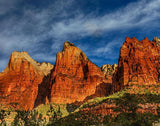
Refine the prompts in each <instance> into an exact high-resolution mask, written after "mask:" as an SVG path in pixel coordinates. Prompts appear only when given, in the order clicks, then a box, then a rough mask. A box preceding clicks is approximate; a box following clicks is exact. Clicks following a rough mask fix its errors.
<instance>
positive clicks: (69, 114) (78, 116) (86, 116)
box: [0, 87, 160, 126]
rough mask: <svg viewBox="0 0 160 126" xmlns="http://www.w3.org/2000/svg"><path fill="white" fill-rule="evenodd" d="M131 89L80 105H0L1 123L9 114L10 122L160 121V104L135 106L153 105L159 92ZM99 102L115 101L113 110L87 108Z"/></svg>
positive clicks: (138, 125) (146, 125)
mask: <svg viewBox="0 0 160 126" xmlns="http://www.w3.org/2000/svg"><path fill="white" fill-rule="evenodd" d="M149 88H151V87H149ZM149 88H148V89H149ZM130 91H131V90H130V89H129V88H128V89H123V90H121V91H119V92H116V93H114V94H112V95H109V96H107V97H97V98H93V99H91V100H89V101H88V102H85V103H84V104H82V105H80V106H78V105H74V104H67V105H64V104H60V105H59V104H54V103H52V104H48V105H40V106H38V107H37V108H35V109H34V110H32V111H20V110H15V111H13V110H12V111H11V110H4V109H0V123H1V124H0V125H2V126H4V125H6V120H5V118H8V117H11V118H12V120H11V121H12V123H11V125H12V126H21V125H24V126H30V125H33V126H52V125H54V126H61V125H63V126H77V125H78V126H90V125H96V126H97V125H104V126H113V125H115V126H116V125H117V126H118V125H120V126H152V124H153V123H154V122H159V119H160V107H159V106H157V109H155V113H157V114H155V113H151V111H144V112H143V113H137V110H138V109H142V105H145V104H146V103H149V104H152V105H153V104H154V106H155V107H156V105H157V104H159V103H160V94H158V93H154V92H151V91H150V90H146V91H140V90H139V91H138V90H137V91H136V90H135V91H136V92H138V93H135V94H134V93H130ZM101 104H115V105H116V108H114V109H113V112H114V114H108V115H100V114H95V113H94V111H90V110H91V109H92V110H94V108H95V107H96V106H98V105H101ZM115 113H116V114H115ZM7 124H8V122H7Z"/></svg>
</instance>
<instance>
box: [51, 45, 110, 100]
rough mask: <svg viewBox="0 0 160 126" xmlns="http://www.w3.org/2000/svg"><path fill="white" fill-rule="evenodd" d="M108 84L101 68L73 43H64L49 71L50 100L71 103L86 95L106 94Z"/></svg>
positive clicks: (108, 90)
mask: <svg viewBox="0 0 160 126" xmlns="http://www.w3.org/2000/svg"><path fill="white" fill-rule="evenodd" d="M101 84H102V85H103V89H102V88H100V85H101ZM109 85H110V84H107V80H106V79H105V77H104V75H103V72H102V71H101V69H100V68H99V67H97V66H96V65H95V64H93V63H92V62H91V61H90V60H89V59H88V58H87V56H86V55H85V54H84V53H83V52H82V51H81V50H80V49H79V48H77V47H75V46H74V44H73V43H70V42H65V43H64V46H63V50H62V52H58V53H57V59H56V64H55V67H54V69H53V70H52V73H51V81H50V90H51V95H50V101H51V102H54V103H73V102H76V101H78V102H79V101H83V100H84V99H86V97H87V96H102V95H106V94H109V92H110V89H109V88H107V87H109ZM104 87H105V88H104ZM102 90H103V91H102Z"/></svg>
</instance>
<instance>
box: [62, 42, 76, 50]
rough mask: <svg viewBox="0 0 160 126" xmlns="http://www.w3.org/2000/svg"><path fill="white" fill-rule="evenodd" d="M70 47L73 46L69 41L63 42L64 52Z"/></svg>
mask: <svg viewBox="0 0 160 126" xmlns="http://www.w3.org/2000/svg"><path fill="white" fill-rule="evenodd" d="M71 46H74V44H73V43H71V42H69V41H65V43H64V44H63V50H65V49H67V48H69V47H71Z"/></svg>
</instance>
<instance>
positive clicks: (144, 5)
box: [0, 0, 160, 69]
mask: <svg viewBox="0 0 160 126" xmlns="http://www.w3.org/2000/svg"><path fill="white" fill-rule="evenodd" d="M18 2H20V0H12V2H8V1H6V0H1V1H0V16H1V15H5V14H7V13H9V12H10V11H12V10H13V9H15V8H16V5H17V4H18ZM74 4H75V1H74V0H67V1H66V0H55V1H54V3H53V4H50V5H48V6H47V7H46V8H34V7H32V6H24V7H22V8H21V10H19V11H21V14H20V15H17V14H16V13H14V14H12V15H10V16H6V17H3V19H1V22H0V53H1V54H4V55H7V56H8V55H10V53H11V52H12V51H14V50H25V51H28V52H29V54H31V55H32V56H33V57H34V58H35V60H40V58H41V60H44V61H47V62H50V61H53V60H55V57H54V56H55V54H56V52H57V51H59V50H61V49H60V48H61V47H62V43H63V42H64V41H66V40H71V41H74V40H77V39H81V38H85V37H88V36H95V37H96V36H103V35H104V34H107V33H110V32H112V31H115V30H124V29H125V30H128V29H132V28H141V27H149V28H155V27H153V26H154V25H155V22H157V23H158V21H159V20H160V15H159V12H160V8H159V5H160V0H151V1H148V0H140V1H138V2H133V3H130V4H128V5H127V6H126V7H123V8H118V9H117V10H115V11H114V12H111V13H106V14H104V15H101V16H97V14H95V12H94V11H93V12H92V13H90V14H85V13H84V12H83V11H82V10H79V9H77V10H76V9H75V10H74V11H70V8H71V7H73V6H74ZM3 6H4V7H3ZM153 22H154V23H153ZM123 37H124V36H123ZM48 39H49V40H50V42H49V45H48V46H46V48H47V50H48V51H46V52H44V51H43V52H42V51H41V48H43V44H41V43H46V42H47V40H48ZM119 41H121V39H119V40H117V41H115V39H114V40H111V41H109V42H107V44H106V45H102V46H103V47H100V46H97V47H96V49H95V50H94V52H93V51H87V50H88V49H89V47H88V45H84V46H85V47H84V46H83V48H84V50H85V51H86V52H88V54H89V53H90V55H92V56H93V55H94V54H96V53H98V55H100V56H104V55H105V54H106V53H109V52H112V48H113V50H114V47H116V46H117V45H118V46H119ZM81 45H82V44H78V46H80V47H82V46H81ZM82 50H83V49H82ZM42 53H43V54H42ZM40 55H41V56H40ZM46 57H48V58H46ZM51 57H53V58H51ZM7 60H8V59H4V60H3V61H2V62H3V63H5V62H6V61H7ZM2 62H1V63H0V64H1V69H3V68H4V67H3V66H2V64H3V63H2ZM53 62H54V61H53Z"/></svg>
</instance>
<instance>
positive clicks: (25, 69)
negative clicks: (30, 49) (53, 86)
mask: <svg viewBox="0 0 160 126" xmlns="http://www.w3.org/2000/svg"><path fill="white" fill-rule="evenodd" d="M52 68H53V65H51V64H50V63H41V64H40V63H37V62H36V61H34V60H33V59H32V58H31V57H30V56H29V55H28V53H27V52H13V53H12V54H11V57H10V60H9V63H8V65H7V67H6V69H5V70H4V71H3V72H2V73H0V104H3V105H6V106H11V107H15V108H20V109H25V110H31V109H32V108H33V107H34V104H35V99H36V98H37V94H38V85H39V84H41V83H42V81H43V78H44V76H47V74H49V73H50V70H51V69H52Z"/></svg>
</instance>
